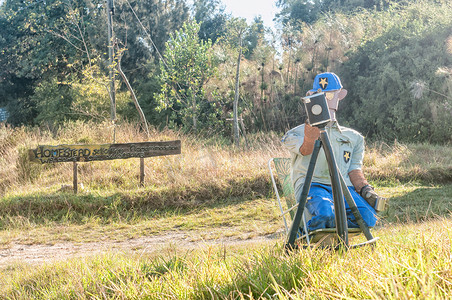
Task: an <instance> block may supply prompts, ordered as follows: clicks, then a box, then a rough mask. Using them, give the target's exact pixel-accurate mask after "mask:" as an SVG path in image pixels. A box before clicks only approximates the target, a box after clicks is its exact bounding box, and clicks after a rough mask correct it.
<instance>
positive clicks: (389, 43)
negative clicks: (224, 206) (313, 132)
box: [0, 0, 452, 143]
mask: <svg viewBox="0 0 452 300" xmlns="http://www.w3.org/2000/svg"><path fill="white" fill-rule="evenodd" d="M278 5H279V6H280V8H281V14H280V15H279V16H278V19H279V22H280V28H279V31H278V33H277V34H274V35H271V33H270V32H269V31H268V29H266V28H265V27H264V26H263V24H262V20H261V19H259V18H257V19H255V20H254V21H253V22H252V23H251V24H250V25H248V24H246V31H244V32H243V36H241V37H242V46H243V47H241V48H240V47H236V45H239V41H238V40H236V41H234V40H232V39H233V38H237V35H234V34H232V32H231V31H230V30H229V31H228V27H227V26H226V24H227V22H229V21H230V20H232V19H233V17H232V16H229V15H227V14H225V13H224V8H223V7H222V6H221V3H220V2H219V1H217V0H198V1H195V2H194V3H193V6H192V11H191V12H192V14H193V18H194V19H195V20H196V21H197V22H200V24H198V26H199V29H198V31H197V35H198V38H199V39H200V40H198V41H196V40H194V38H192V39H193V41H195V42H194V43H193V45H195V44H196V43H197V46H193V47H194V48H193V49H195V48H196V47H201V48H203V47H204V48H211V49H210V50H208V51H207V52H205V53H206V54H205V57H204V58H202V56H203V55H204V54H202V55H201V54H199V56H198V57H196V56H193V55H192V56H193V57H195V58H196V59H197V60H198V59H199V61H198V62H197V64H198V65H197V67H196V68H197V71H196V72H198V73H197V74H198V75H189V76H188V75H187V73H188V69H186V66H187V65H188V64H190V60H189V59H188V58H187V59H186V60H185V61H182V57H183V56H180V57H178V59H179V61H178V63H180V65H176V64H174V62H171V59H170V63H169V64H173V66H172V67H171V68H173V71H174V72H175V73H177V74H178V75H177V76H179V77H178V78H172V79H170V78H169V77H168V76H169V73H168V70H165V68H166V67H165V63H166V61H164V60H163V59H165V60H166V58H163V59H162V57H161V56H160V55H161V54H162V53H164V51H165V43H167V42H168V43H170V42H171V43H175V41H176V40H174V38H175V37H176V33H177V34H180V33H182V32H184V31H183V30H179V31H177V30H178V29H179V28H180V27H181V26H182V24H183V23H184V21H186V20H187V19H188V18H189V16H188V13H189V11H188V6H187V4H186V3H185V1H181V0H169V1H161V0H146V1H144V2H143V1H133V0H132V1H127V0H120V1H119V2H118V1H117V2H115V15H114V16H113V17H114V18H113V23H114V26H115V34H116V39H115V42H116V48H115V49H116V50H117V53H121V55H122V60H121V67H122V70H123V71H124V73H125V74H126V75H127V77H128V78H129V81H130V83H131V84H132V87H133V88H134V90H135V91H136V95H137V98H138V101H139V103H140V105H141V106H142V108H143V111H144V112H145V114H146V116H147V119H148V120H149V122H150V123H151V124H152V125H154V126H157V127H159V128H163V127H165V126H173V127H181V128H183V129H184V130H190V129H192V128H193V126H194V124H195V121H196V127H197V128H198V129H201V130H207V131H208V130H213V131H215V132H217V133H222V134H223V135H224V136H228V135H230V134H231V131H232V124H231V122H229V121H228V119H229V118H231V116H232V110H233V98H234V91H235V89H236V87H235V82H237V81H235V82H234V79H235V78H236V75H237V72H236V71H237V68H236V66H237V65H238V61H237V59H238V51H237V50H238V49H242V50H244V52H243V56H244V57H243V58H242V59H241V60H240V72H239V73H240V74H239V77H238V79H239V80H238V82H239V86H238V89H237V90H238V95H240V97H239V99H238V101H237V102H238V103H237V104H238V105H237V106H238V109H237V110H238V111H237V115H240V118H239V119H241V120H243V122H242V124H240V125H239V126H240V131H242V133H245V132H246V133H250V132H258V131H269V130H276V131H279V132H282V131H285V130H287V129H289V128H291V127H294V126H296V125H298V124H300V123H302V122H304V119H305V113H304V108H303V105H302V104H301V101H300V98H301V97H303V96H304V95H305V93H306V91H307V90H309V89H310V87H311V85H312V81H313V79H314V76H315V75H316V74H318V73H320V72H325V71H332V72H336V73H337V74H338V75H339V76H340V77H341V79H342V81H343V84H344V86H345V88H346V89H348V91H349V95H348V96H347V98H346V99H345V100H344V101H342V102H341V105H340V109H339V111H338V119H339V121H340V122H342V123H343V124H344V125H349V126H351V127H353V128H356V129H358V130H360V131H362V132H363V134H365V135H366V136H367V137H368V138H370V139H379V140H381V139H385V140H393V139H396V138H397V139H398V140H403V141H431V142H434V143H447V142H449V141H450V140H451V138H450V136H452V135H451V129H450V124H449V122H448V118H450V115H451V107H452V104H451V103H450V99H451V89H452V83H451V75H450V74H451V68H452V67H451V51H452V50H451V49H452V46H451V45H452V40H451V37H450V34H448V32H450V28H451V22H450V20H451V19H452V18H451V11H452V8H451V5H450V1H445V0H418V1H411V0H410V1H391V2H389V1H367V0H366V1H360V0H358V1H356V0H350V1H348V0H345V1H341V3H340V5H339V2H338V1H311V2H305V1H299V0H280V1H278ZM105 20H106V16H105V7H104V3H100V2H98V1H97V0H83V1H74V0H52V1H50V2H49V1H48V2H46V3H45V5H44V4H42V5H41V3H40V2H34V1H31V0H28V1H25V2H22V3H21V2H17V1H15V0H8V1H6V2H4V5H2V6H1V7H0V28H1V30H0V48H1V54H2V55H1V56H0V63H1V65H2V69H1V70H0V105H1V106H2V107H3V106H6V107H7V109H8V111H9V113H10V117H9V120H8V122H9V123H10V124H13V125H20V124H36V125H40V124H43V122H45V123H47V124H57V123H60V124H61V122H64V120H66V119H78V118H81V119H86V118H87V116H82V115H81V114H79V112H80V108H81V107H83V105H81V106H80V105H79V104H81V103H85V104H87V102H86V101H84V100H83V99H79V98H80V97H83V96H82V95H83V93H80V91H81V90H83V88H81V86H80V85H82V84H88V85H89V86H91V87H87V89H90V88H94V86H92V83H93V82H102V84H104V83H103V82H104V75H105V74H106V73H107V71H108V67H107V57H106V53H105V52H106V49H107V46H106V44H107V41H106V38H105V36H106V22H105ZM170 33H172V35H170ZM170 36H171V38H170ZM168 39H170V41H169V40H168ZM209 39H210V40H209ZM201 40H202V43H201ZM181 43H182V42H181ZM204 48H203V49H204ZM118 50H119V51H118ZM183 50H184V51H185V50H186V54H187V55H188V53H190V51H193V50H189V49H183ZM181 51H182V49H181ZM203 51H204V50H203ZM203 51H201V52H200V53H204V52H203ZM171 52H174V50H168V52H167V53H166V54H165V55H168V58H169V57H170V56H171V55H172V54H171V55H170V53H171ZM181 53H182V52H181ZM193 53H194V52H193ZM173 54H174V53H173ZM184 59H185V58H184ZM190 59H191V58H190ZM115 60H118V57H115ZM407 61H409V62H410V63H409V64H406V62H407ZM201 66H202V70H203V71H202V72H203V73H204V74H202V75H199V74H201V71H200V70H201ZM184 68H185V69H184ZM162 70H165V71H164V72H167V74H163V73H162V74H160V73H161V72H162ZM182 74H186V75H187V76H185V75H182ZM196 76H198V78H197V79H196V80H195V81H193V80H192V79H193V78H195V77H196ZM199 76H201V77H199ZM202 76H204V78H202ZM189 77H192V78H191V79H190V78H189ZM190 80H191V81H190ZM94 85H95V84H94ZM178 85H179V86H178ZM162 86H166V87H165V88H164V89H163V90H162ZM117 87H118V91H117V92H118V95H119V97H122V95H123V91H125V86H124V85H121V84H118V85H117ZM95 89H97V87H96V88H95ZM102 89H104V88H102V87H101V88H100V89H99V93H98V95H97V96H96V97H93V98H90V99H92V100H90V101H91V104H90V105H94V103H92V101H99V103H97V104H95V105H94V106H96V107H98V108H99V109H100V108H101V107H102V109H106V110H109V108H107V106H106V105H104V104H106V102H105V96H104V95H101V94H100V91H102ZM104 90H105V93H106V91H107V90H106V89H104ZM96 93H97V92H96ZM56 94H58V95H56ZM164 94H165V96H163V95H164ZM85 95H86V94H85ZM94 99H97V100H94ZM163 99H164V101H163V102H162V100H163ZM121 101H122V100H121V99H120V102H121ZM59 102H61V103H59ZM125 102H126V101H124V102H123V103H125ZM164 102H168V103H167V104H169V103H170V102H171V105H167V104H165V105H166V106H165V105H162V103H164ZM182 102H185V103H182ZM195 102H196V104H195V105H193V104H194V103H195ZM74 103H76V104H77V103H78V104H77V105H74ZM346 103H349V104H350V105H346ZM94 106H92V107H94ZM188 107H191V109H188ZM157 108H159V109H157ZM77 109H78V110H79V111H75V110H77ZM59 110H61V111H59ZM119 110H122V111H121V112H119ZM376 111H378V112H379V113H378V114H377V113H375V112H376ZM118 113H119V114H120V115H121V116H120V117H123V118H127V119H135V118H136V113H133V109H131V107H129V104H127V105H124V106H122V108H120V107H118ZM96 114H97V113H96ZM96 114H94V110H93V111H92V112H91V115H92V116H94V115H96ZM96 118H97V117H96ZM102 118H103V117H102ZM102 118H97V119H98V120H100V119H102ZM44 120H45V121H44ZM236 127H237V126H235V127H234V128H236ZM236 129H237V128H236Z"/></svg>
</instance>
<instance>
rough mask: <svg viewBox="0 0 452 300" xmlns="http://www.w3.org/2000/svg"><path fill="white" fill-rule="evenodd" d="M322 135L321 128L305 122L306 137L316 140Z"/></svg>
mask: <svg viewBox="0 0 452 300" xmlns="http://www.w3.org/2000/svg"><path fill="white" fill-rule="evenodd" d="M319 137H320V129H319V128H318V127H314V126H311V125H309V124H308V123H305V125H304V138H305V139H307V140H309V141H315V140H317V139H318V138H319Z"/></svg>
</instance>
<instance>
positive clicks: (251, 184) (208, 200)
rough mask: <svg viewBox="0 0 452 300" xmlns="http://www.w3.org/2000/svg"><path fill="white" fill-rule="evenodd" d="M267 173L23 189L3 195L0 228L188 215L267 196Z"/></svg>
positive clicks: (0, 207)
mask: <svg viewBox="0 0 452 300" xmlns="http://www.w3.org/2000/svg"><path fill="white" fill-rule="evenodd" d="M269 190H270V183H269V180H268V178H265V177H256V178H253V179H250V178H241V179H237V180H233V181H231V182H228V183H227V184H225V185H223V186H220V185H199V186H179V187H173V188H169V187H162V188H159V189H137V190H124V191H120V192H113V193H111V194H108V193H107V192H106V193H105V194H104V195H98V194H96V193H89V192H86V193H79V194H77V195H74V194H73V193H72V192H55V193H52V194H46V193H40V194H24V195H21V196H13V197H5V198H3V199H0V229H6V228H11V227H16V226H22V225H24V224H45V223H47V222H57V223H60V222H61V223H71V224H82V223H84V222H85V220H87V219H88V220H89V219H93V218H95V219H97V220H98V221H100V222H101V223H110V222H116V221H119V220H120V221H132V220H137V219H140V218H158V217H161V216H167V215H188V214H192V213H197V212H199V210H200V209H205V208H219V207H225V206H229V205H233V204H237V203H242V202H246V201H250V200H252V199H257V198H263V197H265V196H267V194H268V191H269Z"/></svg>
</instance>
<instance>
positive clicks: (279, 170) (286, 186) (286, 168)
mask: <svg viewBox="0 0 452 300" xmlns="http://www.w3.org/2000/svg"><path fill="white" fill-rule="evenodd" d="M272 162H273V168H274V170H275V171H276V176H275V175H274V173H273V168H272ZM268 169H269V172H270V176H271V180H272V184H273V190H274V192H275V195H276V200H277V204H278V207H279V209H280V212H281V214H280V217H282V218H283V221H284V227H285V229H286V234H289V227H288V222H289V223H291V222H292V219H293V216H294V210H295V209H296V208H297V207H298V203H296V200H295V195H294V189H293V183H292V178H291V170H292V163H291V159H290V158H287V157H284V158H271V159H270V160H269V161H268ZM278 186H279V189H278ZM280 192H281V193H280ZM281 200H284V201H281ZM311 218H312V215H311V214H310V213H309V211H308V210H307V209H304V211H303V216H302V222H301V225H300V229H299V231H298V238H297V242H298V243H306V244H307V245H308V246H310V244H311V243H317V242H321V243H323V244H324V245H328V244H333V243H334V242H335V240H336V238H337V234H336V228H323V229H318V230H314V231H311V232H308V231H307V230H306V228H308V227H307V222H308V221H309V220H310V219H311ZM361 232H362V231H361V229H360V228H348V234H349V236H350V237H353V236H356V235H359V234H360V233H361Z"/></svg>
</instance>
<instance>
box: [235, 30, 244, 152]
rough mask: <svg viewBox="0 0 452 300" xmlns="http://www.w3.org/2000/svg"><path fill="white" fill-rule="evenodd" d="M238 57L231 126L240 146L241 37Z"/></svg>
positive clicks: (236, 142) (236, 143)
mask: <svg viewBox="0 0 452 300" xmlns="http://www.w3.org/2000/svg"><path fill="white" fill-rule="evenodd" d="M239 44H240V45H239V57H238V59H237V72H236V75H235V98H234V106H233V114H234V120H233V127H234V143H235V145H236V146H237V147H238V146H240V133H239V119H238V103H239V75H240V60H241V58H242V37H240V42H239Z"/></svg>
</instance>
